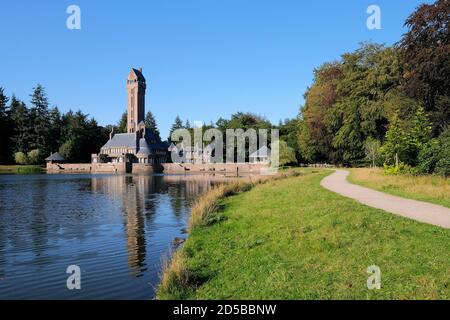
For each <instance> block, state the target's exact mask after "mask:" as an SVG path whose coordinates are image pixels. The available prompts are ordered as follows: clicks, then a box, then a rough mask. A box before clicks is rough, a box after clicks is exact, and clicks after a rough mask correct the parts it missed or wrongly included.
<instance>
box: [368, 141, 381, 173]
mask: <svg viewBox="0 0 450 320" xmlns="http://www.w3.org/2000/svg"><path fill="white" fill-rule="evenodd" d="M380 147H381V143H380V141H379V140H377V139H374V138H372V137H369V138H367V140H366V142H365V143H364V150H365V153H366V158H367V160H369V161H370V162H371V163H372V168H375V167H376V163H377V161H378V159H379V158H380Z"/></svg>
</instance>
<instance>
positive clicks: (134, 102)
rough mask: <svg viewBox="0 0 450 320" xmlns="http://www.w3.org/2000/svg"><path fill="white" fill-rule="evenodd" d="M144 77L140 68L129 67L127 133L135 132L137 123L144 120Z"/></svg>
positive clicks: (145, 86)
mask: <svg viewBox="0 0 450 320" xmlns="http://www.w3.org/2000/svg"><path fill="white" fill-rule="evenodd" d="M146 88H147V85H146V84H145V78H144V76H143V75H142V68H140V69H139V70H138V69H134V68H133V69H131V71H130V74H129V75H128V79H127V95H128V120H127V131H128V133H135V132H136V131H137V130H138V125H139V124H140V123H141V122H142V121H145V90H146Z"/></svg>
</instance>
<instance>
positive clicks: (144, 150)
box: [137, 138, 151, 156]
mask: <svg viewBox="0 0 450 320" xmlns="http://www.w3.org/2000/svg"><path fill="white" fill-rule="evenodd" d="M150 153H151V152H150V148H149V147H148V144H147V140H145V139H144V138H141V139H140V140H139V152H138V153H137V156H140V155H141V156H149V155H150Z"/></svg>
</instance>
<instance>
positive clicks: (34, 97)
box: [30, 84, 50, 154]
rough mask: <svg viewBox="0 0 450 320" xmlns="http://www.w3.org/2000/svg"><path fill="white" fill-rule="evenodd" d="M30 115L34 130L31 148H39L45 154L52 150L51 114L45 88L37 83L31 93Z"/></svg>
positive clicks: (32, 131)
mask: <svg viewBox="0 0 450 320" xmlns="http://www.w3.org/2000/svg"><path fill="white" fill-rule="evenodd" d="M31 105H32V107H31V109H30V116H31V120H32V128H31V129H32V130H31V139H30V148H31V149H39V150H41V151H42V152H43V153H44V154H46V153H48V152H50V145H49V138H50V115H49V110H48V105H49V103H48V99H47V94H46V93H45V89H44V87H43V86H42V85H40V84H37V86H36V87H35V88H34V89H33V93H32V94H31Z"/></svg>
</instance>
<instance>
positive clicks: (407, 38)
mask: <svg viewBox="0 0 450 320" xmlns="http://www.w3.org/2000/svg"><path fill="white" fill-rule="evenodd" d="M449 24H450V0H437V1H436V2H434V3H433V4H422V5H421V6H420V7H419V8H418V9H417V10H416V11H415V12H414V13H413V14H411V15H410V16H409V18H408V19H407V20H406V23H405V26H406V27H407V28H408V32H406V33H405V34H404V35H403V38H402V39H401V41H400V43H399V46H400V48H401V52H402V56H403V61H404V63H403V64H404V67H405V71H406V72H405V79H406V84H405V87H406V91H407V93H408V94H409V95H410V96H411V97H414V98H416V99H418V100H419V101H421V102H423V103H424V105H425V111H427V112H430V113H431V121H432V122H433V123H434V126H433V133H434V135H435V136H437V135H438V134H439V133H440V132H442V131H444V130H445V128H446V127H447V126H448V125H449V124H450V77H449V76H448V75H449V74H450V30H449Z"/></svg>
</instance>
